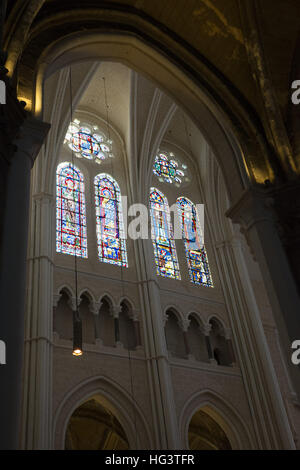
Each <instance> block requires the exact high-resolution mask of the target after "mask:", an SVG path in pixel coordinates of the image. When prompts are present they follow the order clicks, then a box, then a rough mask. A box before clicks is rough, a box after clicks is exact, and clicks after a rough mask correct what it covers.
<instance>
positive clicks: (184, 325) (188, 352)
mask: <svg viewBox="0 0 300 470" xmlns="http://www.w3.org/2000/svg"><path fill="white" fill-rule="evenodd" d="M179 326H180V328H181V330H182V335H183V341H184V347H185V353H186V356H187V358H189V357H190V356H191V350H190V346H189V342H188V336H187V331H188V329H189V326H190V321H189V320H187V319H186V318H185V319H184V320H182V321H181V322H180V324H179Z"/></svg>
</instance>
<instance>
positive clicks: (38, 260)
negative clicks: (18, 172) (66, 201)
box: [21, 193, 58, 449]
mask: <svg viewBox="0 0 300 470" xmlns="http://www.w3.org/2000/svg"><path fill="white" fill-rule="evenodd" d="M54 212H55V209H54V198H53V196H52V195H49V194H45V193H40V194H35V195H34V196H33V198H32V214H31V240H32V242H33V243H31V245H30V247H29V253H28V255H29V258H28V277H29V286H30V290H28V295H27V315H26V321H25V351H24V395H23V411H22V434H21V438H22V439H21V446H22V448H23V449H50V448H51V428H52V341H53V308H52V305H53V303H52V299H53V295H52V292H53V289H52V280H53V262H52V255H53V254H52V249H53V245H54V243H53V228H52V224H51V221H52V216H53V214H54ZM38 234H39V235H38ZM56 300H57V301H58V298H57V299H56Z"/></svg>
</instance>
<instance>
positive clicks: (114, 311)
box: [111, 305, 122, 318]
mask: <svg viewBox="0 0 300 470" xmlns="http://www.w3.org/2000/svg"><path fill="white" fill-rule="evenodd" d="M121 311H122V307H121V305H114V306H112V307H111V315H112V316H113V317H114V318H119V315H120V313H121Z"/></svg>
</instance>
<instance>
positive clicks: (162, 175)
mask: <svg viewBox="0 0 300 470" xmlns="http://www.w3.org/2000/svg"><path fill="white" fill-rule="evenodd" d="M153 173H154V174H155V175H156V176H157V177H158V179H159V181H161V182H165V183H171V184H172V183H174V184H175V185H176V186H180V185H181V183H182V182H183V181H189V178H188V177H187V176H186V173H187V166H186V165H185V164H181V163H180V162H179V161H178V160H175V159H174V154H173V153H172V152H161V151H159V152H158V154H157V155H156V157H155V161H154V165H153Z"/></svg>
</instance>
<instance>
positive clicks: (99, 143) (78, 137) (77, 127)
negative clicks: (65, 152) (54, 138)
mask: <svg viewBox="0 0 300 470" xmlns="http://www.w3.org/2000/svg"><path fill="white" fill-rule="evenodd" d="M64 143H65V144H67V145H68V147H69V148H70V149H71V150H72V151H73V152H74V154H75V156H76V157H77V158H86V159H88V160H94V161H95V162H96V163H99V164H100V163H101V162H102V161H103V160H105V159H106V158H112V157H113V153H112V141H111V140H110V139H108V138H107V137H106V135H105V134H104V133H103V132H101V131H99V129H98V127H97V126H92V125H89V124H82V125H81V124H80V121H79V120H78V119H74V121H73V122H71V123H70V125H69V128H68V130H67V133H66V136H65V140H64Z"/></svg>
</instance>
